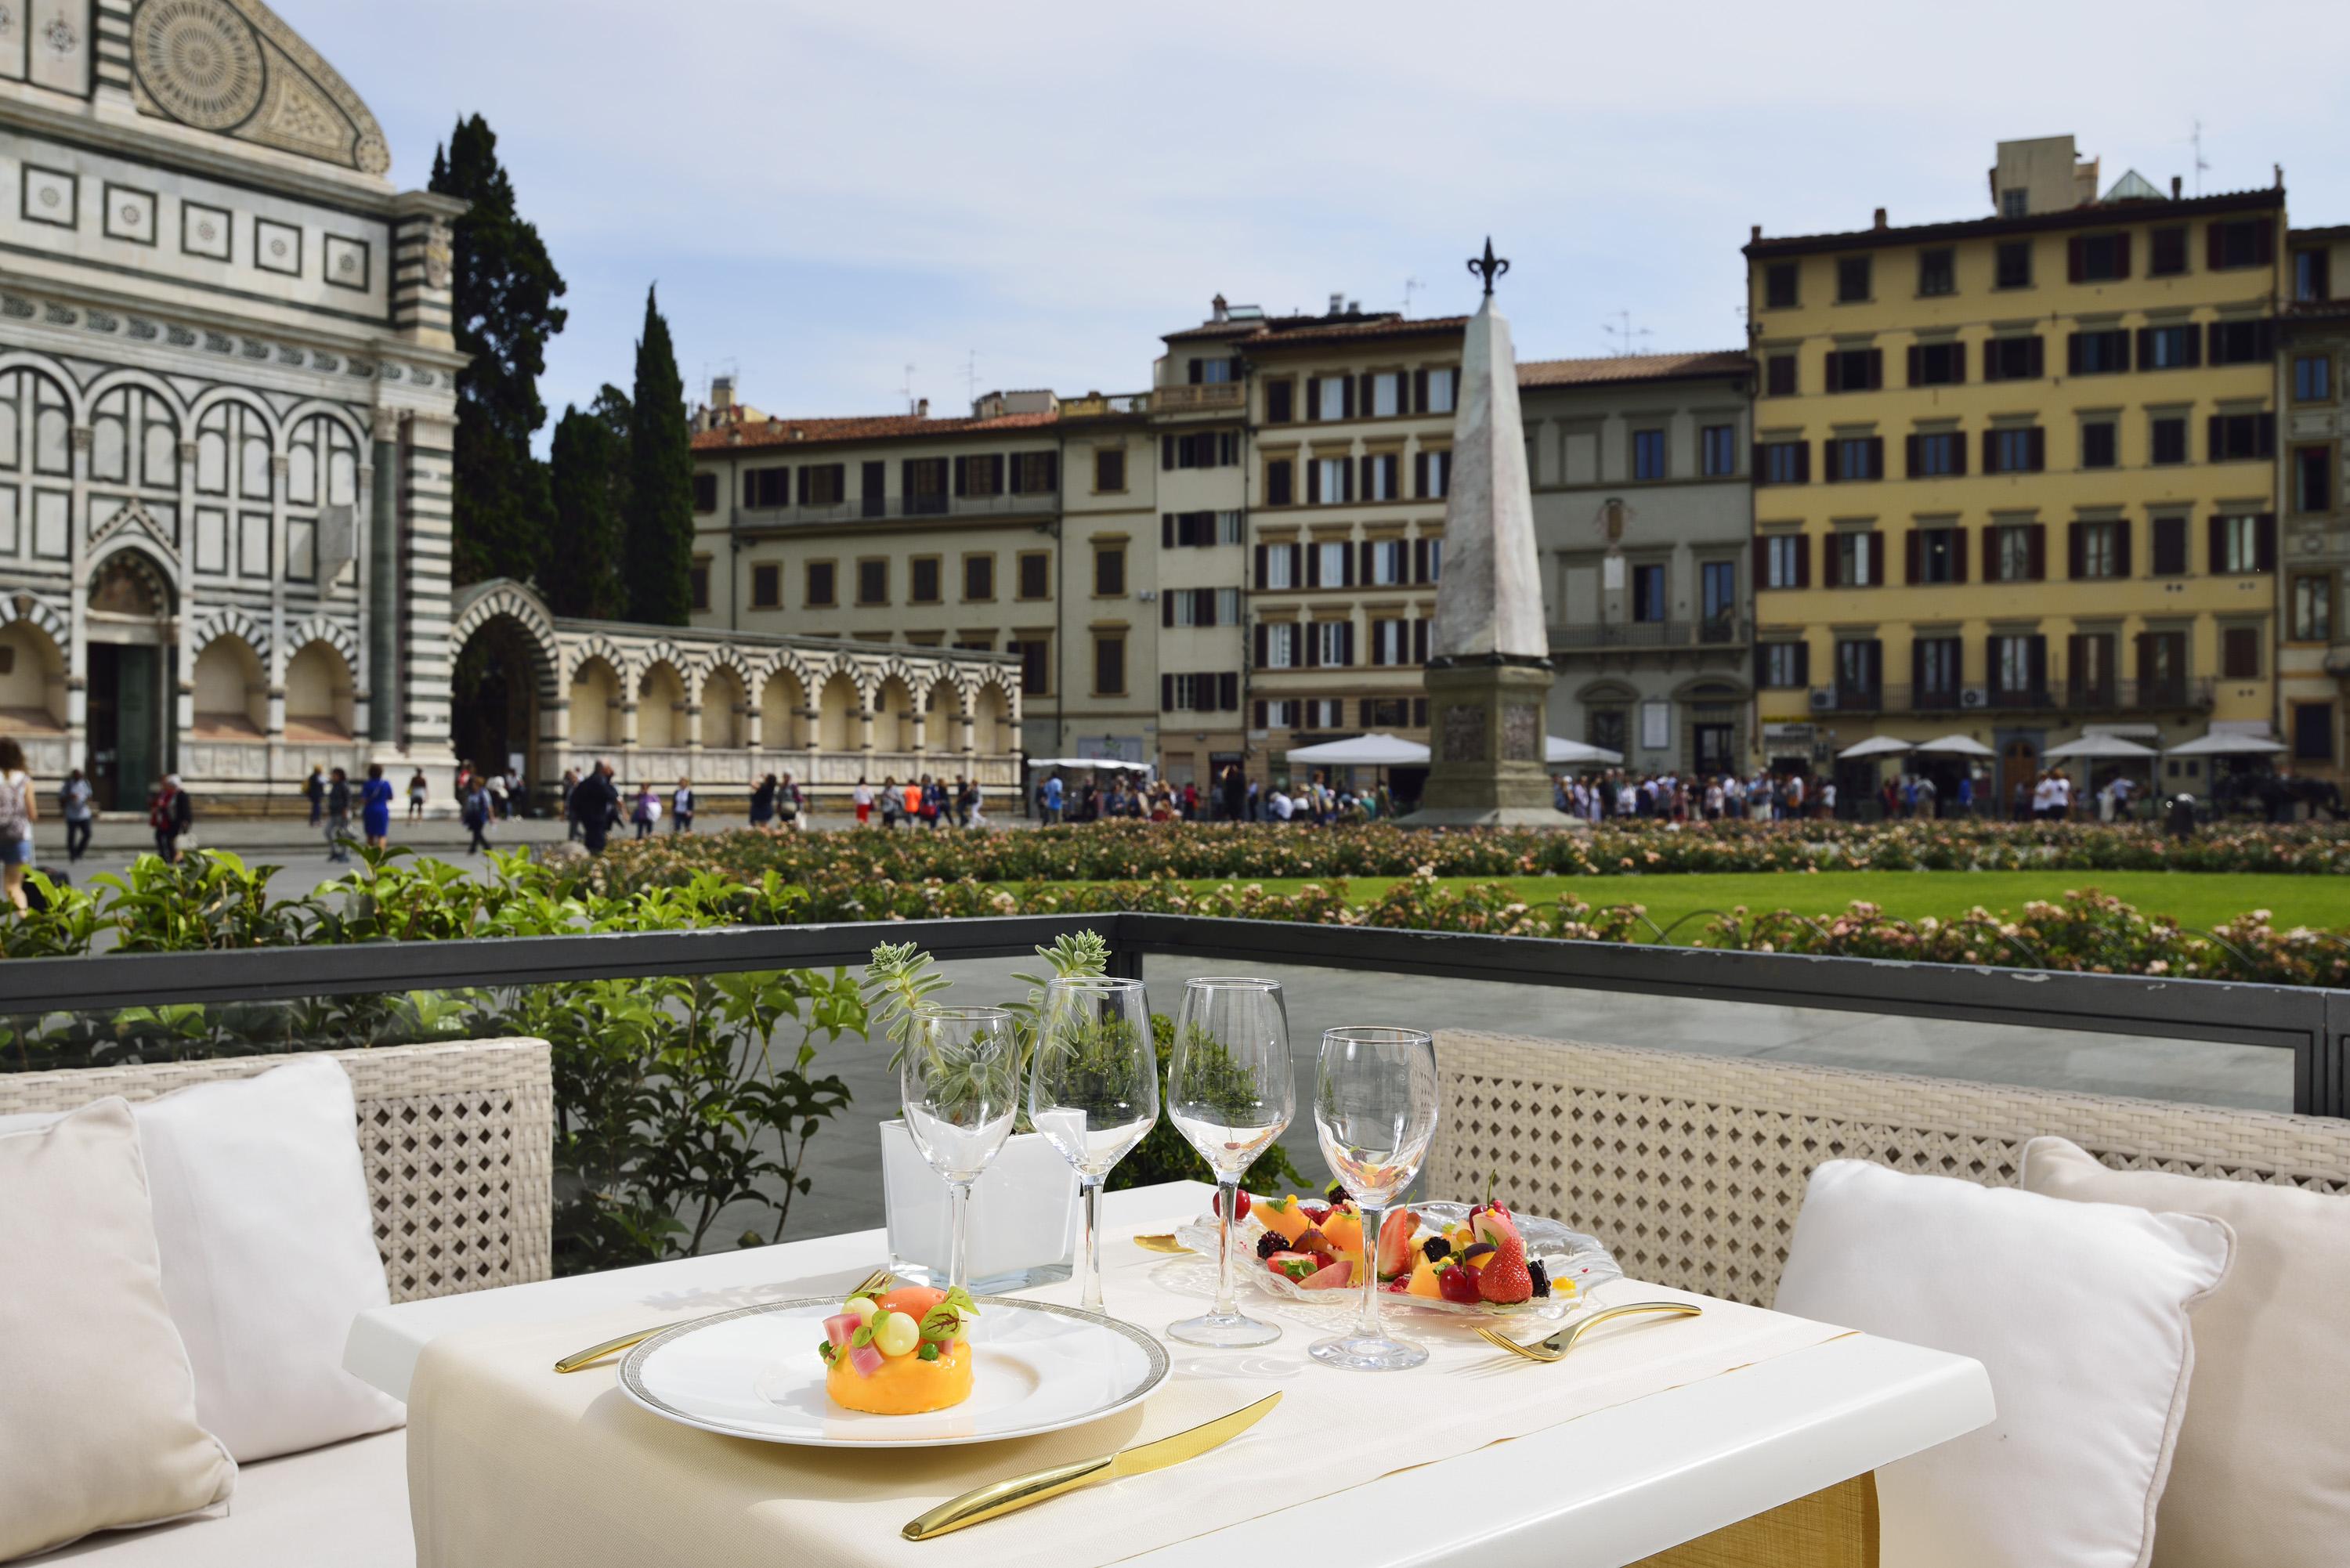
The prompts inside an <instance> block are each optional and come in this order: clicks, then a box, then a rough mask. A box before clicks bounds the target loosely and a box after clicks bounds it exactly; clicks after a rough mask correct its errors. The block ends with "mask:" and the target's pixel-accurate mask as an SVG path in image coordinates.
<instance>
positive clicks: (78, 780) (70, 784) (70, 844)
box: [57, 768, 96, 863]
mask: <svg viewBox="0 0 2350 1568" xmlns="http://www.w3.org/2000/svg"><path fill="white" fill-rule="evenodd" d="M57 805H58V806H59V807H60V808H62V810H63V812H64V814H65V819H66V859H67V861H68V863H70V862H73V861H77V860H79V859H80V858H81V857H82V856H83V855H84V854H85V853H87V852H88V849H89V835H90V830H91V828H92V827H93V826H95V824H94V821H93V818H94V817H95V815H96V814H95V813H93V812H92V811H91V809H90V789H89V781H88V779H86V778H84V777H82V776H81V770H80V769H79V768H76V769H74V771H73V772H71V773H69V774H67V775H66V782H65V787H64V788H63V789H60V790H59V791H57Z"/></svg>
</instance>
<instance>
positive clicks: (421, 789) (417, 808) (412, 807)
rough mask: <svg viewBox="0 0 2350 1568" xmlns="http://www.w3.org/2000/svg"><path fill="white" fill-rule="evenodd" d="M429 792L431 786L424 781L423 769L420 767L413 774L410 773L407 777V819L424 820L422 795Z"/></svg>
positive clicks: (412, 820)
mask: <svg viewBox="0 0 2350 1568" xmlns="http://www.w3.org/2000/svg"><path fill="white" fill-rule="evenodd" d="M429 793H431V786H430V785H428V784H425V782H424V770H423V769H422V768H419V769H417V770H416V771H415V772H414V773H413V774H410V775H409V778H408V820H409V821H411V822H421V821H423V820H424V797H425V795H426V794H429Z"/></svg>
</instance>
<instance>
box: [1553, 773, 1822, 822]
mask: <svg viewBox="0 0 2350 1568" xmlns="http://www.w3.org/2000/svg"><path fill="white" fill-rule="evenodd" d="M1551 804H1552V805H1555V806H1556V807H1558V809H1559V810H1561V811H1563V812H1565V813H1566V815H1569V816H1573V817H1577V818H1580V819H1581V820H1583V821H1585V822H1605V821H1607V820H1609V819H1611V818H1615V817H1635V816H1637V817H1648V818H1651V819H1654V820H1658V821H1666V822H1691V821H1702V822H1720V821H1723V820H1731V821H1752V822H1800V821H1803V820H1804V819H1805V818H1808V817H1814V816H1834V815H1835V814H1836V786H1835V780H1834V779H1814V778H1812V777H1810V776H1808V775H1807V774H1800V773H1795V772H1792V771H1788V772H1781V773H1772V772H1770V771H1769V770H1767V769H1758V770H1757V771H1756V772H1754V773H1753V774H1750V775H1748V776H1746V777H1743V778H1741V777H1740V776H1738V775H1737V774H1714V775H1712V776H1711V777H1699V776H1690V777H1687V778H1684V777H1683V776H1681V775H1680V774H1678V773H1674V772H1666V773H1661V774H1633V773H1628V772H1627V771H1626V770H1624V769H1622V768H1609V769H1607V770H1605V771H1598V772H1592V773H1586V774H1575V775H1573V776H1568V775H1565V774H1562V775H1560V776H1558V777H1555V778H1554V779H1553V780H1552V781H1551Z"/></svg>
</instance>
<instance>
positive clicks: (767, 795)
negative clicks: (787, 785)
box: [751, 774, 775, 827]
mask: <svg viewBox="0 0 2350 1568" xmlns="http://www.w3.org/2000/svg"><path fill="white" fill-rule="evenodd" d="M774 820H775V774H768V775H767V776H766V777H764V778H763V779H761V780H760V781H759V787H758V788H756V789H754V790H753V791H752V792H751V826H754V827H764V826H767V824H768V823H770V822H772V821H774Z"/></svg>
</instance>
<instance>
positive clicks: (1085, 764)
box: [1028, 757, 1150, 774]
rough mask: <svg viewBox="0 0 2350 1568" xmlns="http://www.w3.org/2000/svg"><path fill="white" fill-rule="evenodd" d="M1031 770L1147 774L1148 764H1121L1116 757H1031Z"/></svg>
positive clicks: (1029, 763)
mask: <svg viewBox="0 0 2350 1568" xmlns="http://www.w3.org/2000/svg"><path fill="white" fill-rule="evenodd" d="M1028 765H1029V766H1030V767H1031V768H1107V769H1109V770H1110V771H1111V772H1113V773H1128V774H1147V773H1149V771H1150V764H1149V763H1128V762H1122V761H1120V760H1119V759H1118V758H1117V757H1032V758H1030V759H1029V761H1028Z"/></svg>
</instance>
